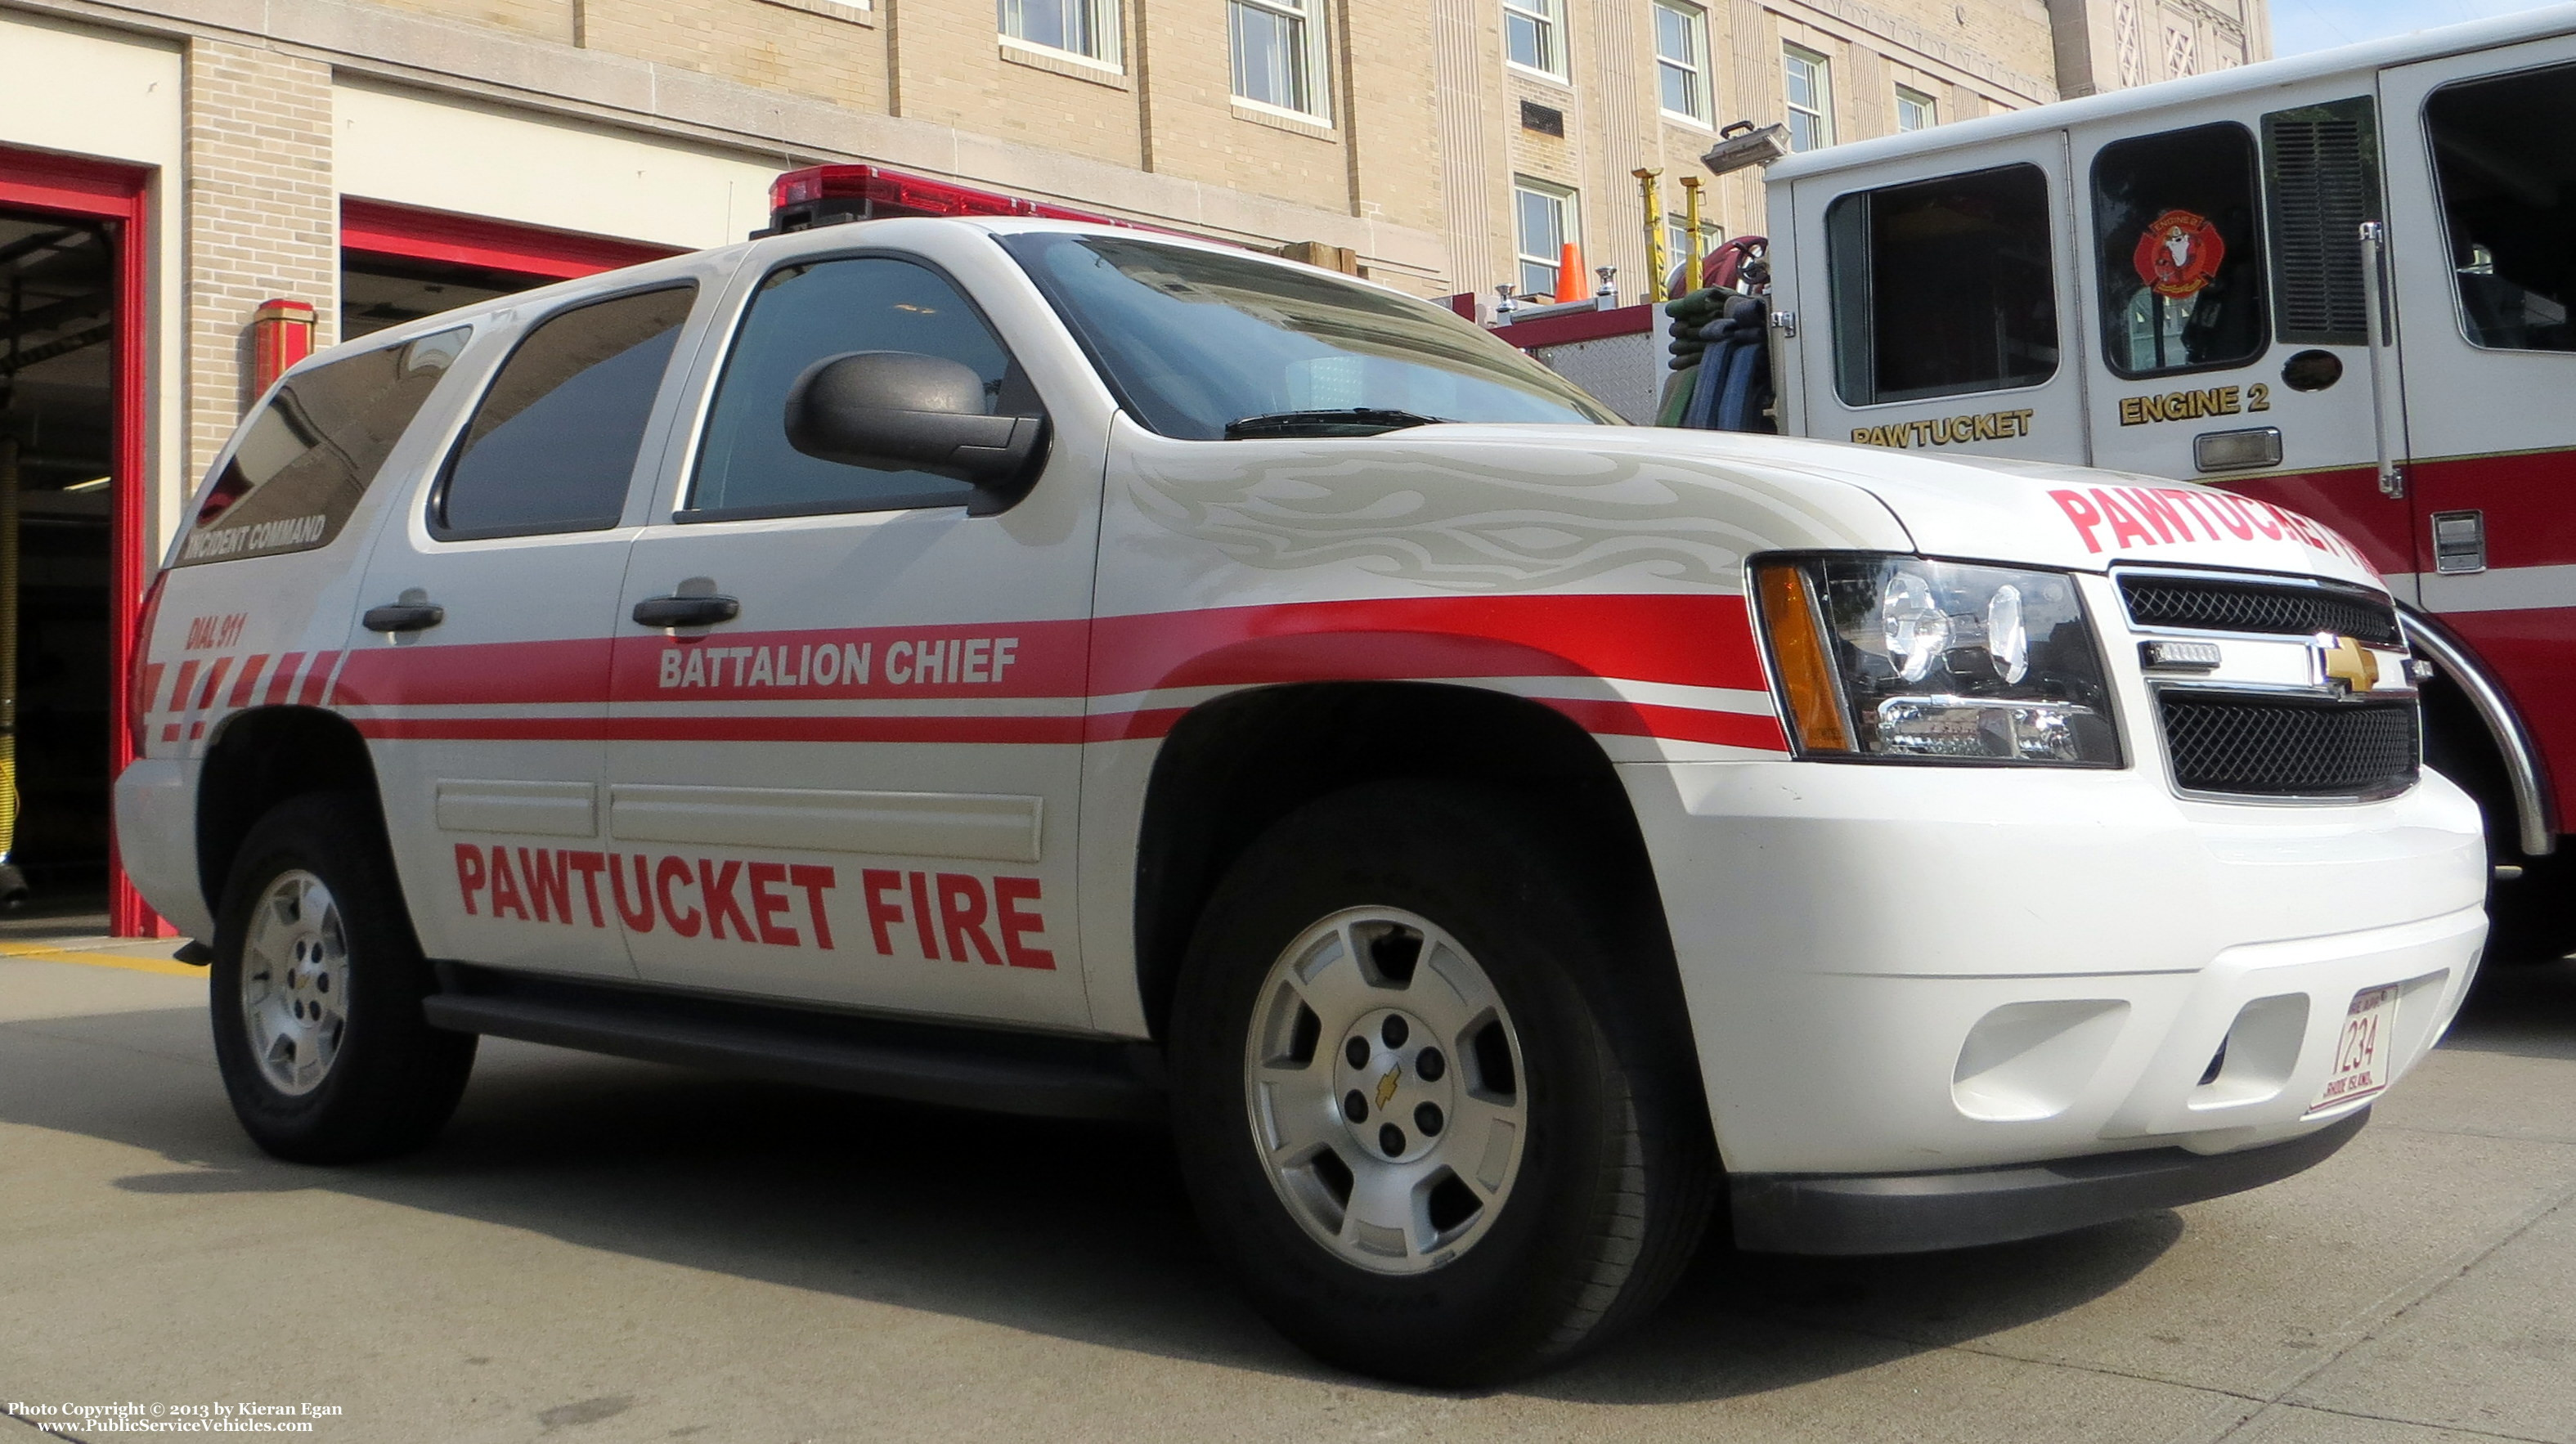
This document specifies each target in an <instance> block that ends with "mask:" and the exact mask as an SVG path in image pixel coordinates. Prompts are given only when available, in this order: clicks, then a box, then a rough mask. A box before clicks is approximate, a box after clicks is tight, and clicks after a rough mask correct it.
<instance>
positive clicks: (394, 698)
mask: <svg viewBox="0 0 2576 1444" xmlns="http://www.w3.org/2000/svg"><path fill="white" fill-rule="evenodd" d="M609 646H610V643H609V639H608V638H606V637H580V638H574V639H570V640H564V641H551V642H468V643H460V644H454V645H449V646H440V645H437V644H436V643H434V642H431V641H429V640H428V639H427V638H423V639H421V640H420V641H415V642H409V643H405V644H403V645H401V646H385V647H374V648H368V649H365V650H361V651H355V652H351V653H350V654H349V661H348V665H346V666H344V667H342V668H341V669H340V680H339V683H338V685H337V686H335V687H334V688H333V689H332V697H333V700H335V701H336V702H338V703H339V704H340V705H341V706H344V707H401V706H414V707H432V706H474V705H478V704H479V705H483V706H495V705H510V704H526V703H565V702H570V703H582V702H588V703H592V704H594V705H595V704H597V703H598V701H599V700H600V686H601V684H602V682H604V681H605V680H606V676H607V672H608V654H609ZM338 655H339V654H338V653H336V652H324V653H321V654H319V655H317V656H316V657H315V658H314V659H313V668H314V672H315V673H316V674H317V675H327V674H328V673H329V671H330V662H331V659H332V658H333V657H336V656H338ZM305 691H306V692H307V693H308V694H310V693H311V691H312V688H311V686H309V685H308V686H307V687H306V688H305ZM306 700H308V701H310V700H313V699H312V698H311V697H310V696H309V695H308V697H307V699H306Z"/></svg>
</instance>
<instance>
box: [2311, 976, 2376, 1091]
mask: <svg viewBox="0 0 2576 1444" xmlns="http://www.w3.org/2000/svg"><path fill="white" fill-rule="evenodd" d="M2396 1025H2397V989H2396V988H2395V987H2393V986H2392V987H2386V988H2364V989H2362V990H2361V991H2360V992H2358V993H2355V994H2353V995H2352V1008H2351V1010H2350V1011H2349V1012H2347V1013H2345V1014H2344V1018H2343V1032H2342V1033H2341V1034H2340V1035H2339V1036H2338V1037H2336V1039H2335V1053H2334V1072H2333V1073H2331V1074H2329V1075H2327V1078H2326V1086H2325V1087H2324V1088H2323V1089H2320V1090H2319V1091H2318V1093H2317V1101H2316V1102H2314V1103H2311V1104H2309V1105H2308V1111H2309V1112H2310V1113H2319V1112H2323V1111H2324V1110H2326V1109H2328V1108H2340V1107H2342V1106H2343V1105H2345V1104H2347V1103H2350V1102H2352V1101H2353V1100H2355V1099H2358V1098H2367V1097H2369V1096H2370V1095H2371V1094H2373V1093H2376V1092H2378V1091H2379V1090H2381V1089H2382V1088H2385V1087H2387V1086H2388V1073H2389V1069H2390V1067H2391V1065H2393V1064H2394V1063H2395V1062H2396V1060H2395V1059H2394V1058H2391V1057H2390V1056H2389V1046H2390V1043H2391V1041H2392V1039H2391V1037H2390V1032H2391V1030H2392V1029H2394V1028H2395V1027H2396Z"/></svg>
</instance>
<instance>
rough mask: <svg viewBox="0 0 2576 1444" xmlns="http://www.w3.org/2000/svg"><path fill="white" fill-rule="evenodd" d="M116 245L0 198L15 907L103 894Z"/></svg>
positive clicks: (2, 546) (102, 899)
mask: <svg viewBox="0 0 2576 1444" xmlns="http://www.w3.org/2000/svg"><path fill="white" fill-rule="evenodd" d="M116 245H117V238H116V236H115V234H114V230H113V228H112V227H111V226H110V225H109V224H108V223H106V222H103V221H98V220H93V219H87V218H77V217H64V216H60V215H49V214H46V213H42V212H34V211H18V210H9V209H0V774H7V773H14V775H13V776H11V775H0V846H5V847H7V849H8V855H7V860H8V862H9V864H10V865H11V868H12V869H14V871H5V872H0V907H5V908H7V909H8V910H10V911H13V912H20V913H22V914H36V915H56V916H59V915H64V914H74V913H88V912H98V913H104V911H105V910H106V907H107V891H108V869H109V854H110V850H111V846H112V843H111V839H110V836H109V821H108V786H109V782H110V780H111V773H110V769H111V767H112V765H113V763H114V760H115V758H114V752H113V735H112V732H111V728H112V726H113V725H114V719H113V718H112V717H111V715H110V712H111V707H112V698H113V694H114V690H115V687H116V685H117V672H116V653H117V650H118V649H117V646H116V640H115V638H116V632H115V626H116V615H117V610H118V609H117V606H116V603H115V596H114V588H115V585H116V581H117V578H116V568H115V566H114V564H113V559H114V556H115V542H116V535H115V533H116V526H115V503H116V497H115V494H114V493H115V488H116V487H117V486H118V485H119V484H120V481H121V478H119V477H118V476H117V475H116V470H117V467H116V431H117V410H116V403H117V395H116V355H117V348H116V346H115V345H114V344H113V343H114V341H115V335H116V315H115V312H116V304H115V303H116V292H117V278H118V267H117V264H116V254H115V252H116ZM12 493H14V497H13V496H12ZM13 500H14V503H15V505H14V510H15V512H16V525H15V526H14V527H12V526H11V524H10V512H11V511H12V510H13V507H12V501H13ZM12 532H14V536H13V535H12ZM13 711H14V714H15V716H14V719H13V718H12V717H11V713H12V712H13ZM13 720H14V723H15V726H14V729H12V728H11V727H10V725H9V724H10V723H11V722H12V721H13ZM12 731H14V736H12V735H11V733H12ZM8 743H14V746H15V751H16V756H15V758H14V766H11V765H10V763H9V761H7V760H5V757H6V754H5V745H6V744H8ZM13 804H14V806H13ZM12 812H14V814H15V815H14V818H13V817H12V816H11V814H12ZM13 822H14V828H13V827H12V826H11V823H13Z"/></svg>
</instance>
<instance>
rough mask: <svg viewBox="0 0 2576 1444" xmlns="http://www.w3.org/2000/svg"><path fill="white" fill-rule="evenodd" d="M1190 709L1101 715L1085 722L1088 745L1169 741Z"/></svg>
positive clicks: (1149, 710)
mask: <svg viewBox="0 0 2576 1444" xmlns="http://www.w3.org/2000/svg"><path fill="white" fill-rule="evenodd" d="M1189 713H1190V709H1189V708H1187V707H1148V708H1145V709H1144V710H1142V711H1137V712H1101V713H1096V714H1094V715H1093V716H1090V717H1086V718H1084V719H1083V729H1082V740H1083V741H1085V742H1140V741H1144V740H1147V739H1150V738H1155V737H1169V736H1170V735H1172V729H1173V728H1175V727H1178V726H1179V725H1181V719H1182V718H1183V717H1186V716H1188V715H1189Z"/></svg>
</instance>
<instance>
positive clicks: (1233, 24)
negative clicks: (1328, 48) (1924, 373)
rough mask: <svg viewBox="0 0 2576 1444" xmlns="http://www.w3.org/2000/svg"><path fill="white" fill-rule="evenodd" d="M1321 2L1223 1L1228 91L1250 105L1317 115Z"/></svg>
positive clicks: (1321, 93)
mask: <svg viewBox="0 0 2576 1444" xmlns="http://www.w3.org/2000/svg"><path fill="white" fill-rule="evenodd" d="M1321 3H1322V0H1228V3H1227V5H1226V7H1225V9H1226V15H1225V32H1226V43H1227V45H1228V47H1229V48H1230V49H1231V50H1232V51H1233V55H1234V95H1235V98H1236V99H1238V100H1249V101H1251V102H1252V103H1254V104H1255V105H1267V106H1273V107H1276V108H1277V109H1280V110H1293V111H1295V112H1297V113H1298V114H1300V115H1308V116H1315V117H1318V118H1323V117H1325V116H1326V115H1327V114H1328V107H1327V106H1326V105H1325V103H1324V97H1325V95H1326V93H1327V87H1326V85H1325V83H1324V47H1323V46H1322V45H1321V44H1320V43H1318V42H1319V41H1320V39H1321V36H1320V34H1319V31H1320V30H1321V28H1322V27H1321V24H1320V22H1319V21H1318V18H1317V9H1318V7H1319V6H1320V5H1321Z"/></svg>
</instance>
